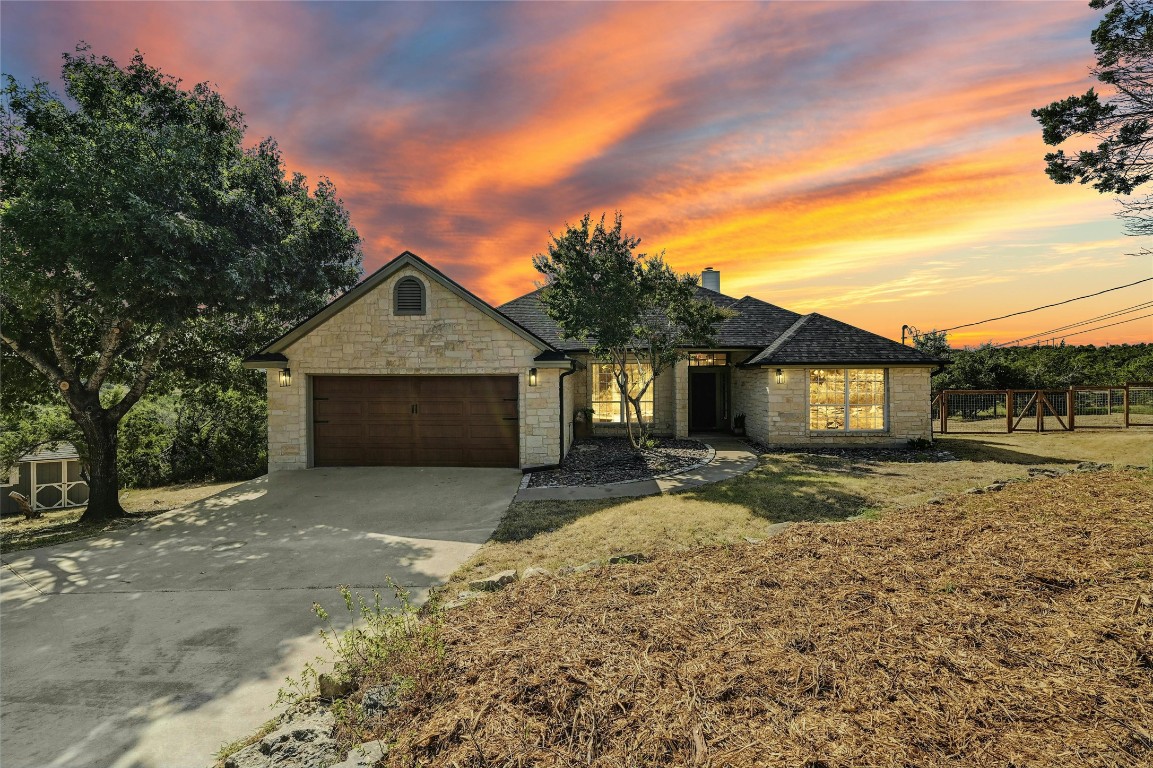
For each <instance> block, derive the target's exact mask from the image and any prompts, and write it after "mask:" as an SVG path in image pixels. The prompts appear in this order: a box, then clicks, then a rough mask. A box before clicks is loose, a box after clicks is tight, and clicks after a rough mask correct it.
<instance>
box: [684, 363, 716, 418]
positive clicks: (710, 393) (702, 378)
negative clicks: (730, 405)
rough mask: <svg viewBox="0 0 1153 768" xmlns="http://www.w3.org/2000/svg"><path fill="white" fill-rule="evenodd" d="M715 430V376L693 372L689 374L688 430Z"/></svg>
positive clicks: (707, 372)
mask: <svg viewBox="0 0 1153 768" xmlns="http://www.w3.org/2000/svg"><path fill="white" fill-rule="evenodd" d="M716 428H717V374H716V373H714V372H713V371H693V372H692V373H690V374H689V429H691V430H692V431H694V432H708V431H711V430H714V429H716Z"/></svg>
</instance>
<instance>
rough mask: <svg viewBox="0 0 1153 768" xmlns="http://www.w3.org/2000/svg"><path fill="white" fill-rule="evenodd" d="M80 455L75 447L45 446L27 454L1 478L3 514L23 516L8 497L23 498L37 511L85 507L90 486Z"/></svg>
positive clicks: (0, 488) (62, 444)
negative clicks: (15, 495)
mask: <svg viewBox="0 0 1153 768" xmlns="http://www.w3.org/2000/svg"><path fill="white" fill-rule="evenodd" d="M80 469H81V466H80V454H78V453H77V452H76V446H74V445H72V443H56V444H55V445H48V446H42V447H40V448H37V449H36V450H35V451H32V452H31V453H26V454H24V455H23V456H21V457H20V459H19V460H18V461H17V462H16V463H15V464H14V465H13V466H12V468H11V470H10V471H9V474H8V476H7V477H0V514H4V515H14V514H19V513H20V507H19V506H18V505H17V504H16V501H15V500H14V499H12V498H10V497H9V495H8V494H10V493H12V492H13V491H15V492H17V493H20V494H22V495H23V496H24V497H25V498H26V499H28V501H29V503H30V504H32V506H33V508H34V509H64V508H66V507H82V506H84V505H85V504H87V503H88V483H87V482H85V480H84V478H83V477H82V476H81V474H80Z"/></svg>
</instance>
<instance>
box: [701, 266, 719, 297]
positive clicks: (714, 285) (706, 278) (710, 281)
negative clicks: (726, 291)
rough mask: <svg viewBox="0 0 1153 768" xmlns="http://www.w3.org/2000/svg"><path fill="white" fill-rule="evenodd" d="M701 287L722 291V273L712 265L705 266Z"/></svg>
mask: <svg viewBox="0 0 1153 768" xmlns="http://www.w3.org/2000/svg"><path fill="white" fill-rule="evenodd" d="M701 287H703V288H708V289H709V290H710V291H716V292H717V293H720V292H721V273H720V272H718V271H717V270H715V269H713V268H712V267H705V271H704V272H702V273H701Z"/></svg>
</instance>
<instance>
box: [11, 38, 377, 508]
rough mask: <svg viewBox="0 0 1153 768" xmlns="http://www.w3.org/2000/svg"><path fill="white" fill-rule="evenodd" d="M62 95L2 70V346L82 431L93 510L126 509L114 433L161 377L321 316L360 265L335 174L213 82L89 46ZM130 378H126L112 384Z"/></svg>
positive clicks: (22, 374)
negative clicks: (296, 166) (288, 168)
mask: <svg viewBox="0 0 1153 768" xmlns="http://www.w3.org/2000/svg"><path fill="white" fill-rule="evenodd" d="M63 58H64V63H63V67H62V71H61V76H62V80H63V83H64V94H65V96H64V97H61V96H58V95H56V94H54V93H53V92H52V91H51V90H50V89H49V87H48V85H47V84H46V83H43V82H34V83H32V84H31V85H22V84H20V83H18V82H16V81H15V80H14V79H13V78H12V77H10V76H5V86H4V89H3V116H2V119H0V227H2V228H3V238H2V240H0V311H2V312H3V326H2V330H0V341H2V344H0V348H2V350H3V364H4V369H5V370H4V374H5V381H6V390H7V393H6V397H7V398H8V399H9V400H10V399H11V397H12V391H11V390H10V389H9V388H8V385H9V384H12V383H17V384H19V383H20V382H22V381H23V382H31V381H33V380H34V381H37V382H39V383H38V386H39V387H40V391H41V393H42V394H43V393H45V392H47V391H51V392H52V393H53V395H52V397H55V398H58V400H59V401H62V402H63V403H64V404H65V405H66V406H67V408H68V411H69V413H70V415H71V417H72V419H74V420H75V422H76V424H77V426H78V427H79V430H80V432H81V434H82V435H83V442H84V444H85V445H84V450H85V455H86V457H87V460H88V463H89V468H88V469H89V476H90V479H89V484H90V499H89V504H88V509H87V511H86V512H85V514H84V519H85V521H86V522H87V521H99V520H104V519H107V518H111V517H116V516H119V515H122V514H123V509H122V508H121V506H120V503H119V500H118V478H117V466H116V441H117V427H118V425H119V423H120V421H121V420H122V419H123V418H124V415H125V414H126V413H127V412H128V411H129V409H131V408H132V406H133V405H134V404H136V403H137V402H138V401H139V400H140V398H141V396H143V395H144V394H145V392H146V391H147V390H148V389H149V386H150V384H152V382H153V381H154V380H155V379H156V378H157V377H164V376H176V375H179V374H184V375H188V376H193V377H194V376H196V375H201V374H202V373H203V372H204V370H205V369H206V368H211V367H212V365H213V359H217V360H218V359H219V358H220V357H221V354H220V345H219V344H217V342H219V341H221V340H222V339H227V338H230V337H235V336H236V335H238V334H239V335H243V333H244V329H246V328H249V327H251V326H252V325H253V324H254V323H255V324H258V325H259V324H261V323H262V322H263V323H267V321H268V320H269V319H270V318H271V319H276V320H280V321H284V322H288V321H290V320H293V319H299V318H300V317H301V316H303V315H306V314H307V313H309V312H311V311H313V310H315V309H316V308H317V307H318V306H320V305H321V304H323V302H324V301H325V300H326V299H327V298H329V297H330V296H332V295H333V294H334V293H337V292H339V291H341V290H344V289H346V288H348V287H350V286H351V285H353V284H355V282H356V281H357V279H358V278H359V275H360V262H361V254H360V239H359V236H358V235H357V233H356V231H355V230H354V229H353V228H352V226H351V225H350V222H349V216H348V213H347V211H346V210H345V208H344V206H343V203H342V202H341V201H340V200H339V199H338V198H337V196H336V191H335V189H334V187H333V185H332V183H331V182H329V181H328V180H326V179H321V180H320V181H319V182H318V183H317V184H315V185H314V186H311V187H310V185H309V184H308V183H307V181H306V180H305V178H304V177H303V176H301V175H299V174H296V175H292V176H286V174H285V170H284V167H283V164H282V161H281V155H280V151H279V149H278V147H277V144H276V142H275V141H274V140H272V139H271V138H268V139H264V140H263V141H261V142H259V143H258V144H257V145H256V146H251V147H247V148H246V147H245V146H244V133H245V128H246V126H245V124H244V121H243V117H242V115H241V113H240V111H239V110H237V109H236V108H235V107H232V106H230V105H228V104H227V103H225V101H224V99H223V98H222V97H221V96H220V94H218V93H217V92H216V91H215V90H213V89H212V88H211V87H210V86H209V85H207V84H203V83H202V84H199V85H195V86H193V87H191V88H184V87H182V86H181V82H180V81H179V80H178V79H176V78H173V77H171V76H169V75H166V74H164V73H162V72H161V71H160V70H158V69H156V68H154V67H152V66H149V65H148V64H147V63H145V61H144V58H143V56H142V55H140V53H139V52H138V53H137V54H136V56H134V57H133V58H132V60H131V61H130V62H129V63H128V64H127V65H126V66H120V65H118V64H117V63H116V62H115V61H114V60H112V59H111V58H108V57H97V56H95V55H93V54H92V53H90V52H89V50H88V47H87V46H85V45H83V44H81V45H80V46H78V47H77V49H76V52H75V53H73V54H64V57H63ZM112 384H117V385H119V386H116V387H112V386H110V385H112Z"/></svg>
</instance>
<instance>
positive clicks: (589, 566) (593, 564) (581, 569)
mask: <svg viewBox="0 0 1153 768" xmlns="http://www.w3.org/2000/svg"><path fill="white" fill-rule="evenodd" d="M602 565H604V563H602V562H601V561H600V560H589V561H588V562H587V563H585V564H584V565H578V566H577V567H576V568H573V569H572V572H573V573H586V572H587V571H591V570H593V569H594V568H600V567H601V566H602Z"/></svg>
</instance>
